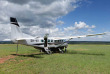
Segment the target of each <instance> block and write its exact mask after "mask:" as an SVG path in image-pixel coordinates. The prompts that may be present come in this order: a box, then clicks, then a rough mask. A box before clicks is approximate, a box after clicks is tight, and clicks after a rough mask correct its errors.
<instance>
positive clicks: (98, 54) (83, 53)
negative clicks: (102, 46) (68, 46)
mask: <svg viewBox="0 0 110 74" xmlns="http://www.w3.org/2000/svg"><path fill="white" fill-rule="evenodd" d="M66 54H82V55H95V56H105V54H103V53H87V52H78V51H67V53H66Z"/></svg>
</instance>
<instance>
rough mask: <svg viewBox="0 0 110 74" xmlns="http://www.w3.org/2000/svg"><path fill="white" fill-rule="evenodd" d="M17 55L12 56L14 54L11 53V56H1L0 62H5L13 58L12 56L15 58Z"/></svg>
mask: <svg viewBox="0 0 110 74" xmlns="http://www.w3.org/2000/svg"><path fill="white" fill-rule="evenodd" d="M15 57H16V56H12V55H9V56H6V57H3V58H0V64H2V63H4V62H5V61H7V60H9V59H11V58H15Z"/></svg>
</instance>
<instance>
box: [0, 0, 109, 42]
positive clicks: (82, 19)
mask: <svg viewBox="0 0 110 74" xmlns="http://www.w3.org/2000/svg"><path fill="white" fill-rule="evenodd" d="M10 17H15V18H17V20H18V23H19V25H20V28H21V30H22V32H23V33H25V34H28V35H31V36H41V37H42V36H44V35H45V34H46V33H49V36H52V37H66V36H79V35H86V34H96V33H103V32H106V33H107V35H103V36H95V37H87V38H80V39H73V40H74V41H110V0H22V1H21V0H0V40H4V39H10V37H11V36H10V35H11V27H10Z"/></svg>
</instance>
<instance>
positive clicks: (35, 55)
mask: <svg viewBox="0 0 110 74" xmlns="http://www.w3.org/2000/svg"><path fill="white" fill-rule="evenodd" d="M11 55H14V56H21V57H31V58H43V57H42V56H40V55H42V53H39V54H11Z"/></svg>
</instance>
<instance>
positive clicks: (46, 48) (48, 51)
mask: <svg viewBox="0 0 110 74" xmlns="http://www.w3.org/2000/svg"><path fill="white" fill-rule="evenodd" d="M48 35H49V34H48V33H47V34H45V36H44V49H45V51H46V52H47V54H51V53H52V52H51V51H50V50H49V48H48Z"/></svg>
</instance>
